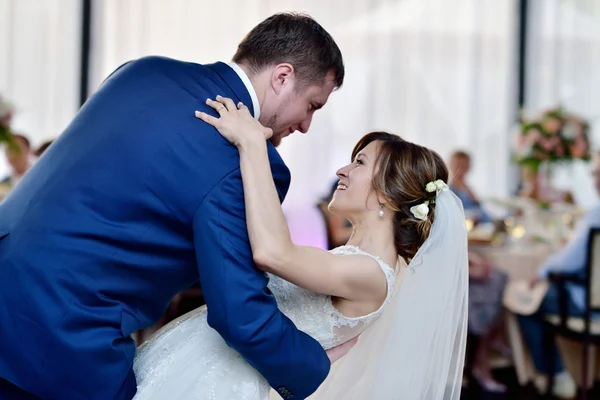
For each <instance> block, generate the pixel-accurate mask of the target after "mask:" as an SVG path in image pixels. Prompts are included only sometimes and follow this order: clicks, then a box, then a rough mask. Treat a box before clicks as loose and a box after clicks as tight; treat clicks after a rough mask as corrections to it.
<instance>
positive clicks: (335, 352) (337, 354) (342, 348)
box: [327, 336, 358, 364]
mask: <svg viewBox="0 0 600 400" xmlns="http://www.w3.org/2000/svg"><path fill="white" fill-rule="evenodd" d="M357 341H358V336H357V337H355V338H354V339H350V340H348V341H347V342H346V343H342V344H340V345H339V346H336V347H333V348H331V349H329V350H327V356H328V357H329V360H330V361H331V363H332V364H333V363H334V362H336V361H337V360H339V359H340V358H342V357H344V356H345V355H346V353H348V351H350V349H351V348H352V347H354V345H355V344H356V342H357Z"/></svg>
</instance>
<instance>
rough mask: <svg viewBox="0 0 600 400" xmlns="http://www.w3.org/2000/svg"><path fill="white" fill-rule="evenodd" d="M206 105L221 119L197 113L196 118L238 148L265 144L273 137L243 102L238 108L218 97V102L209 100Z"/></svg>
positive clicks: (270, 131) (229, 101)
mask: <svg viewBox="0 0 600 400" xmlns="http://www.w3.org/2000/svg"><path fill="white" fill-rule="evenodd" d="M206 104H207V105H208V106H210V107H212V108H214V109H215V110H216V111H217V113H219V117H218V118H217V117H213V116H212V115H209V114H207V113H205V112H202V111H196V113H195V114H196V118H198V119H201V120H202V121H204V122H206V123H207V124H209V125H212V126H214V127H215V128H216V129H217V130H218V131H219V133H220V134H221V135H222V136H223V137H224V138H225V139H227V140H228V141H229V142H230V143H231V144H233V145H234V146H236V147H238V148H239V147H243V146H244V145H245V144H247V143H248V142H252V143H254V142H256V141H258V140H260V141H262V142H264V141H265V140H266V139H269V138H270V137H271V136H272V135H273V131H272V130H271V129H270V128H266V127H264V126H262V125H261V124H260V122H258V121H257V120H256V119H254V117H252V115H251V114H250V110H248V107H246V106H245V105H244V104H242V103H241V102H240V103H238V104H237V106H236V105H235V103H234V102H233V100H231V99H230V98H227V97H221V96H217V97H216V100H211V99H207V100H206Z"/></svg>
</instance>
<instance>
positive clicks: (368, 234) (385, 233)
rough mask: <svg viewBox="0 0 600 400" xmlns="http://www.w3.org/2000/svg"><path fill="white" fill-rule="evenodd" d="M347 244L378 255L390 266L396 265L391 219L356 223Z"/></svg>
mask: <svg viewBox="0 0 600 400" xmlns="http://www.w3.org/2000/svg"><path fill="white" fill-rule="evenodd" d="M347 244H348V245H351V246H357V247H359V248H360V249H361V250H363V251H366V252H367V253H369V254H372V255H374V256H377V257H380V258H381V259H383V260H384V261H385V262H386V263H387V264H388V265H390V266H391V267H392V268H393V267H394V265H396V261H397V258H398V254H397V253H396V247H395V245H394V227H393V224H392V223H391V221H388V220H380V221H364V222H362V223H356V224H355V225H354V226H353V229H352V235H351V236H350V239H348V243H347Z"/></svg>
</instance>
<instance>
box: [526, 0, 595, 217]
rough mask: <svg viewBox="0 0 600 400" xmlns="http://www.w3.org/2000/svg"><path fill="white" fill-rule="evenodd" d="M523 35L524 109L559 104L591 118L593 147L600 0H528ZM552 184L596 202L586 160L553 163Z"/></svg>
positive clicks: (530, 110) (582, 201)
mask: <svg viewBox="0 0 600 400" xmlns="http://www.w3.org/2000/svg"><path fill="white" fill-rule="evenodd" d="M529 16H530V17H529V23H530V29H529V31H528V35H527V39H528V43H527V65H528V70H527V85H526V97H525V99H526V108H525V112H526V114H527V115H530V116H535V115H537V114H538V113H539V112H540V111H542V110H544V109H547V108H551V107H555V106H559V105H560V106H563V107H564V108H565V109H566V110H568V111H570V112H572V113H576V114H579V115H581V116H583V117H585V118H586V119H587V120H588V121H589V122H590V123H591V134H592V140H593V144H594V149H595V150H596V151H597V150H598V145H600V73H599V71H600V1H596V0H532V1H530V10H529ZM553 175H554V176H553V178H554V181H555V184H556V185H557V186H558V187H560V188H563V189H566V190H570V191H572V192H573V193H574V194H575V198H576V200H577V202H578V203H579V204H582V205H584V206H590V205H592V204H594V203H595V202H596V198H597V195H596V194H595V191H594V188H593V184H592V181H591V177H590V172H589V165H588V164H587V163H584V162H577V163H575V164H574V165H572V166H568V167H560V168H557V169H555V171H554V174H553Z"/></svg>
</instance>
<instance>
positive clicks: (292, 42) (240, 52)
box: [233, 13, 344, 88]
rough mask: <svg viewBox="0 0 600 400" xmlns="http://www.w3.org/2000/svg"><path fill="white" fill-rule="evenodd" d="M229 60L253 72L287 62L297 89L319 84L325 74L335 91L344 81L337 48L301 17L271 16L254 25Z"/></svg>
mask: <svg viewBox="0 0 600 400" xmlns="http://www.w3.org/2000/svg"><path fill="white" fill-rule="evenodd" d="M233 61H234V62H236V63H245V64H247V65H248V66H249V67H250V68H251V69H252V71H253V72H256V73H259V72H260V71H262V70H263V68H265V67H267V66H270V65H276V64H279V63H284V62H285V63H290V64H291V65H292V66H293V67H294V69H295V71H296V74H297V77H298V80H299V82H300V85H301V86H304V85H314V84H322V83H323V82H325V77H326V76H327V74H328V73H329V72H333V74H334V75H335V86H336V87H337V88H339V87H341V86H342V84H343V82H344V61H343V59H342V52H341V51H340V49H339V47H338V46H337V44H336V43H335V41H334V40H333V38H332V37H331V35H330V34H329V33H328V32H327V31H326V30H325V29H323V27H322V26H321V25H319V24H318V23H317V22H316V21H315V20H314V19H312V18H311V17H310V16H308V15H303V14H297V13H280V14H275V15H273V16H271V17H269V18H267V19H266V20H264V21H263V22H261V23H260V24H258V25H257V26H256V27H255V28H254V29H252V30H251V31H250V33H248V35H246V37H245V38H244V40H242V42H241V43H240V44H239V46H238V49H237V52H236V53H235V55H234V56H233Z"/></svg>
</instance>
